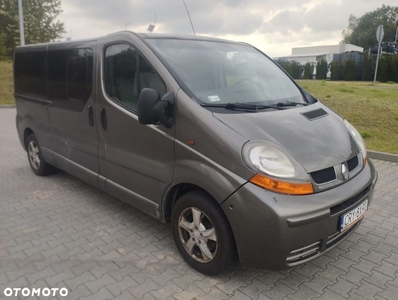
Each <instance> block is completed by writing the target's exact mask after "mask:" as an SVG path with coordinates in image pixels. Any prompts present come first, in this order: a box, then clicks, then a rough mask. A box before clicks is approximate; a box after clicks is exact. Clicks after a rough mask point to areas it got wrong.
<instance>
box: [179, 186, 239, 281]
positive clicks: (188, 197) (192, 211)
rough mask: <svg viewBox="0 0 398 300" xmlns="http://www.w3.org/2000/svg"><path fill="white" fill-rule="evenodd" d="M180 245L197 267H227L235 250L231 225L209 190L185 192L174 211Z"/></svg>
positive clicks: (214, 271) (213, 271)
mask: <svg viewBox="0 0 398 300" xmlns="http://www.w3.org/2000/svg"><path fill="white" fill-rule="evenodd" d="M172 229H173V235H174V240H175V242H176V245H177V248H178V250H179V252H180V254H181V255H182V257H183V258H184V259H185V261H186V262H187V263H188V264H189V265H190V266H191V267H192V268H194V269H195V270H197V271H199V272H201V273H204V274H207V275H212V274H218V273H220V272H222V271H223V270H225V269H226V268H228V267H229V266H230V264H231V263H232V262H233V260H234V258H235V253H236V247H235V241H234V238H233V235H232V231H231V227H230V225H229V223H228V220H227V218H226V216H225V214H224V212H223V211H222V209H221V207H220V206H219V205H218V204H217V203H216V202H215V201H214V200H213V199H212V198H211V197H210V196H208V195H207V194H206V193H204V192H198V191H193V192H189V193H187V194H185V195H183V196H182V197H181V198H180V199H179V200H178V201H177V203H176V204H175V206H174V208H173V213H172Z"/></svg>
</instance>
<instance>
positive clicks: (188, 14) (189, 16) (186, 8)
mask: <svg viewBox="0 0 398 300" xmlns="http://www.w3.org/2000/svg"><path fill="white" fill-rule="evenodd" d="M182 2H183V3H184V6H185V10H186V11H187V15H188V18H189V22H191V27H192V31H193V34H194V35H196V33H195V29H194V28H193V24H192V20H191V16H190V15H189V11H188V8H187V5H186V4H185V1H184V0H182Z"/></svg>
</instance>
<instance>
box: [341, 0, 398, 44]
mask: <svg viewBox="0 0 398 300" xmlns="http://www.w3.org/2000/svg"><path fill="white" fill-rule="evenodd" d="M379 25H383V27H384V41H394V38H395V33H396V30H397V26H398V6H386V5H383V6H382V7H381V8H378V9H376V10H374V11H371V12H368V13H366V14H364V15H363V16H362V17H360V18H356V17H355V16H353V15H351V16H350V17H349V19H348V27H347V29H346V30H343V32H342V35H343V40H342V43H343V44H354V45H357V46H360V47H364V48H370V47H373V46H374V45H375V44H377V40H376V30H377V27H378V26H379Z"/></svg>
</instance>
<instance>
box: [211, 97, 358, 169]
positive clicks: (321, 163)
mask: <svg viewBox="0 0 398 300" xmlns="http://www.w3.org/2000/svg"><path fill="white" fill-rule="evenodd" d="M213 115H214V117H215V118H217V119H218V120H220V121H221V122H223V123H224V124H225V125H227V126H228V127H230V128H232V129H233V130H235V131H236V132H237V133H239V134H240V135H242V136H243V137H245V138H247V139H248V140H265V141H269V142H273V143H275V144H277V145H279V146H280V147H282V148H283V149H285V150H286V151H287V152H288V153H289V154H290V155H291V156H292V157H293V158H294V159H295V160H296V161H297V162H298V163H299V164H300V165H301V166H302V167H303V168H304V169H305V170H306V171H307V173H310V172H313V171H317V170H321V169H324V168H328V167H331V166H334V165H337V164H339V163H342V162H344V161H347V159H349V158H351V157H352V156H354V155H355V154H357V153H358V152H359V149H358V146H357V145H356V143H355V141H354V140H353V138H352V137H351V135H350V134H349V133H348V130H347V128H346V126H345V125H344V121H343V119H342V118H341V117H340V116H339V115H337V114H336V113H334V112H333V111H332V110H330V109H329V108H327V107H326V106H324V105H323V104H321V103H319V102H317V103H315V104H311V105H308V106H304V107H295V108H291V109H286V110H280V111H263V112H257V113H236V114H235V113H233V114H225V113H224V114H220V113H213Z"/></svg>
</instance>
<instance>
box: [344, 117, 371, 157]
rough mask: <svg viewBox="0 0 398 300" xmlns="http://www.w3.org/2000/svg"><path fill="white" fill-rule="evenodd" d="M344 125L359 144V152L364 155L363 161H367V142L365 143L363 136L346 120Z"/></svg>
mask: <svg viewBox="0 0 398 300" xmlns="http://www.w3.org/2000/svg"><path fill="white" fill-rule="evenodd" d="M344 124H345V126H346V127H347V129H348V132H349V133H350V134H351V136H352V137H353V139H354V140H355V142H356V143H357V145H358V147H359V150H360V151H361V153H362V156H363V159H366V155H367V153H366V145H365V142H364V140H363V138H362V136H361V134H360V133H359V132H358V130H356V129H355V127H354V126H352V125H351V123H350V122H348V121H347V120H344Z"/></svg>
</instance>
